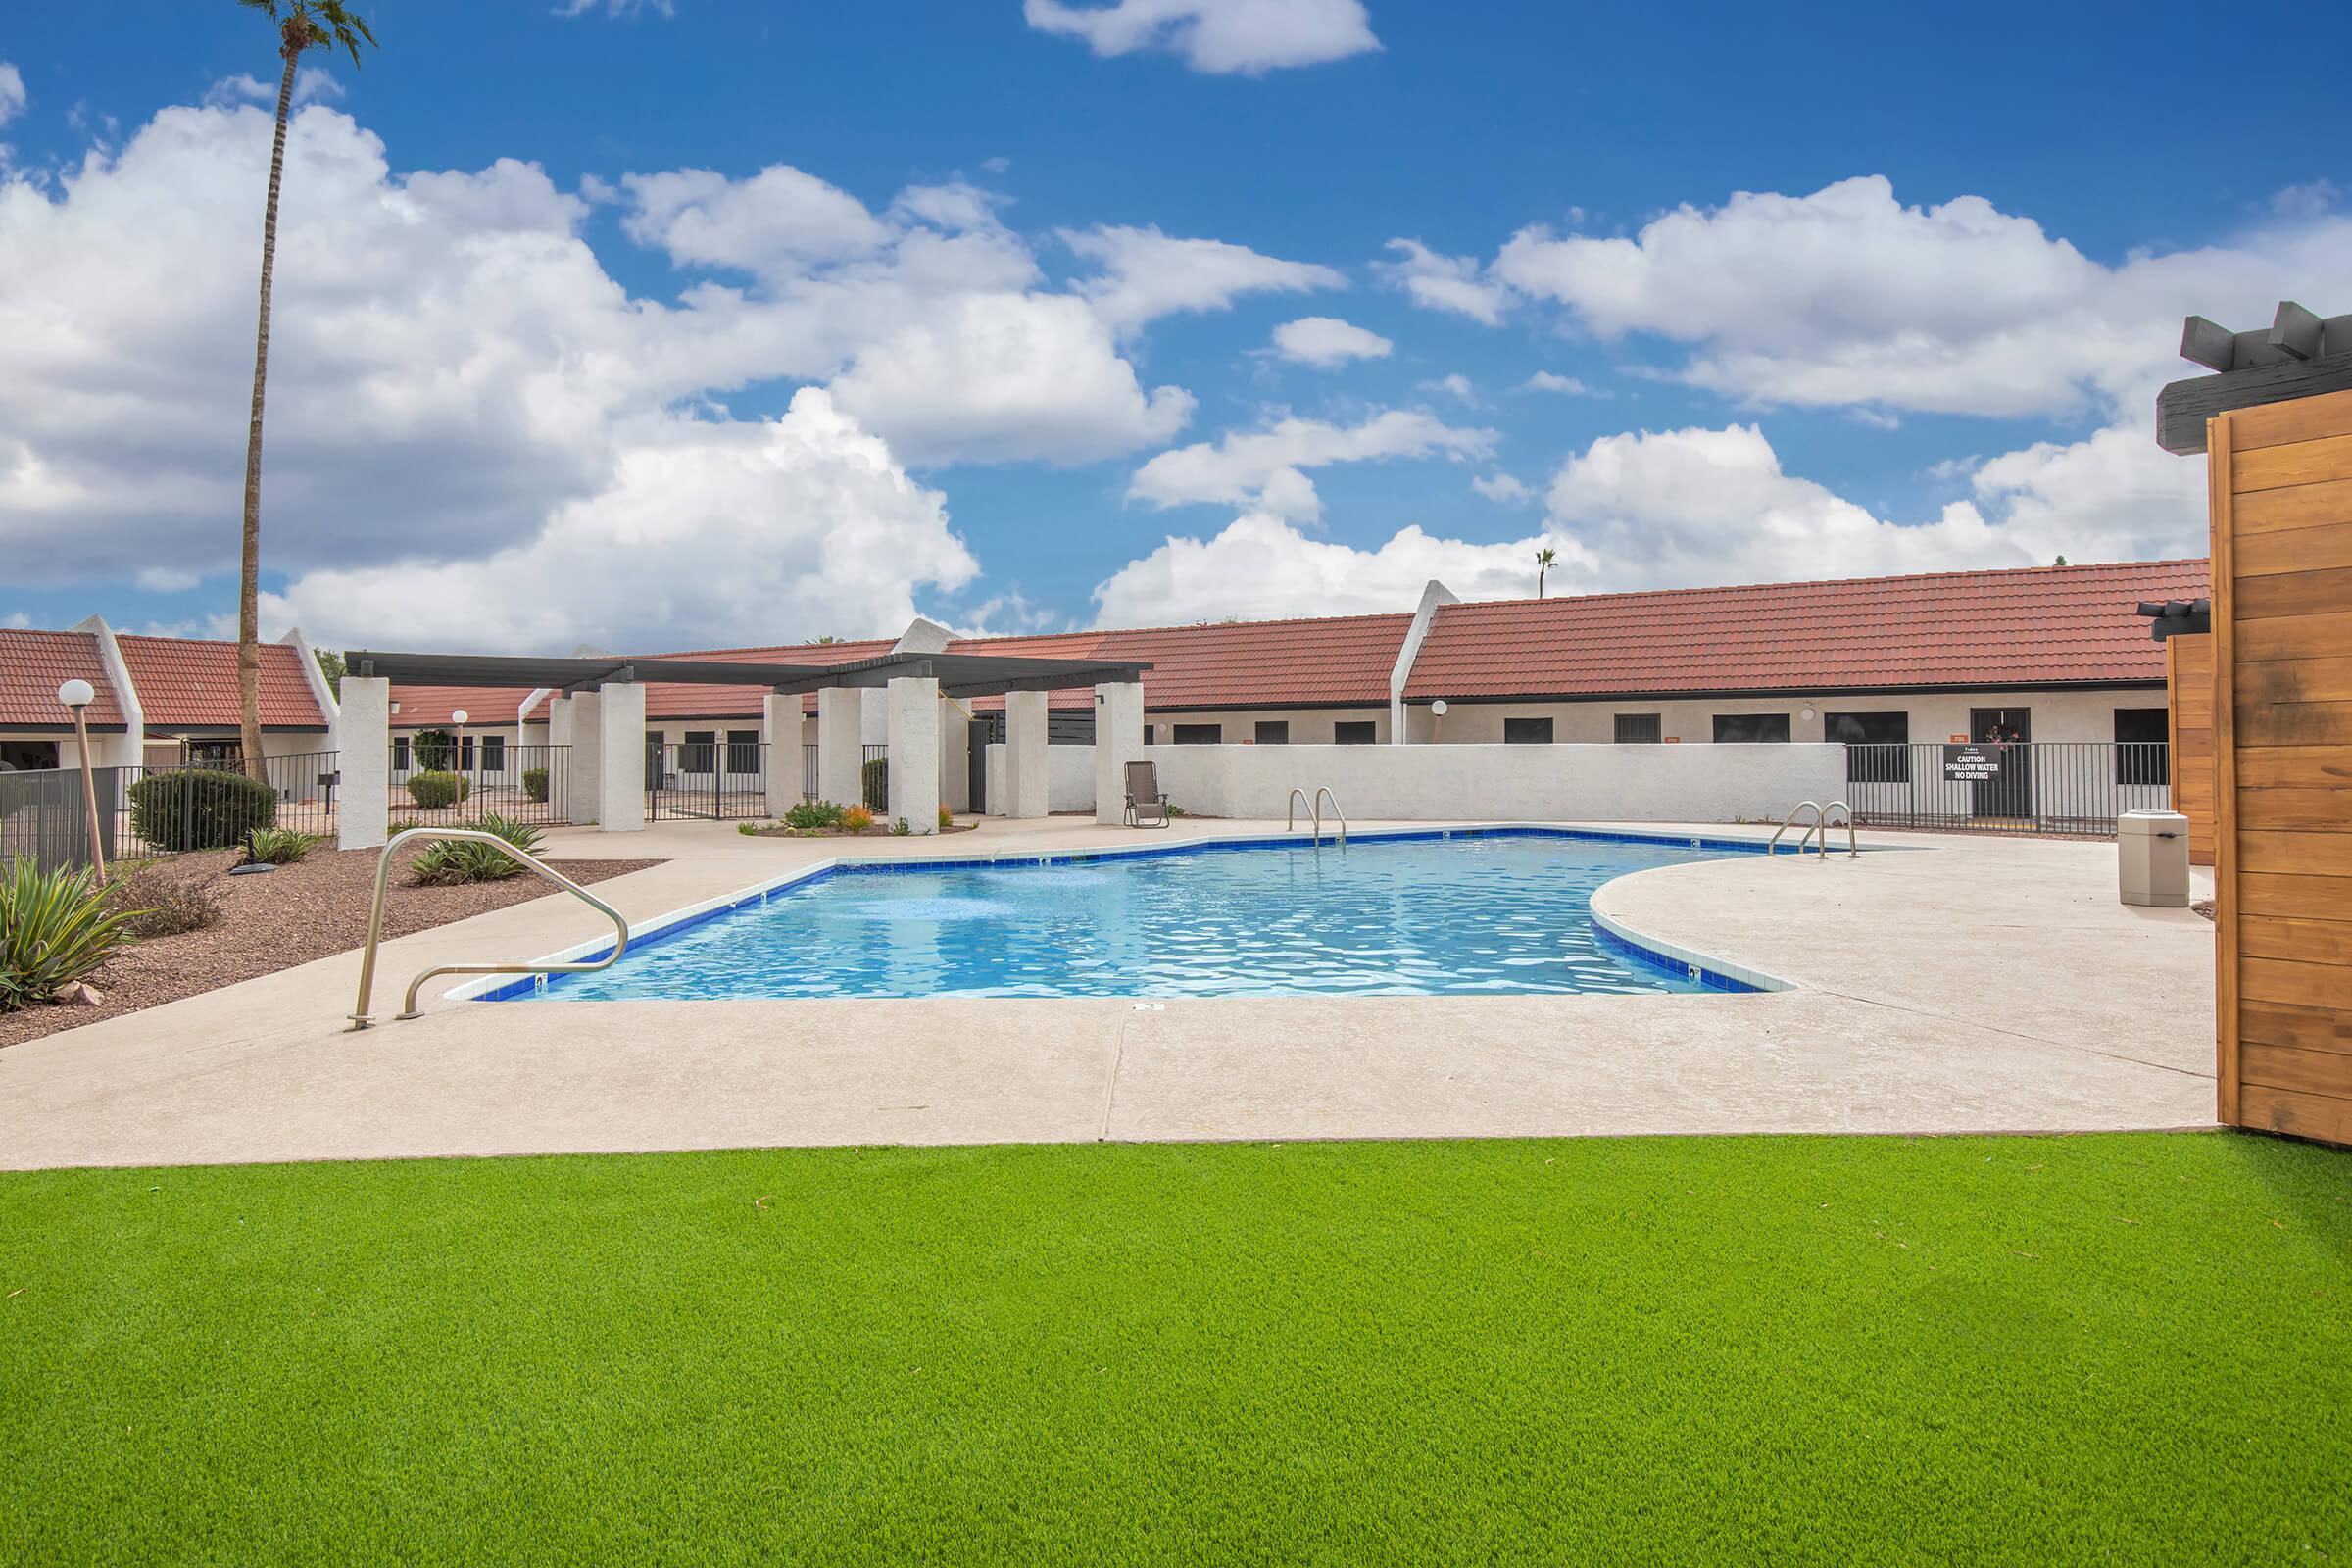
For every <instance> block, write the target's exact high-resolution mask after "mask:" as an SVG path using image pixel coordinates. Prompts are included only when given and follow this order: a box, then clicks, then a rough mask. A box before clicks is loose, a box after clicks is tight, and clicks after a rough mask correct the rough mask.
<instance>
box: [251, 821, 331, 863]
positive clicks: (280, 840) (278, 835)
mask: <svg viewBox="0 0 2352 1568" xmlns="http://www.w3.org/2000/svg"><path fill="white" fill-rule="evenodd" d="M318 847H319V841H318V839H316V838H314V837H313V836H312V835H310V834H308V833H301V832H297V831H295V830H294V829H293V828H290V827H257V828H255V829H254V830H253V831H252V832H250V833H248V834H246V835H245V858H246V859H248V860H250V861H252V862H253V863H254V864H256V865H292V864H293V863H294V862H295V861H297V860H299V859H301V858H303V857H304V856H306V855H308V854H310V853H311V851H313V850H315V849H317V848H318Z"/></svg>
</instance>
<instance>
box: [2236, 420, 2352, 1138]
mask: <svg viewBox="0 0 2352 1568" xmlns="http://www.w3.org/2000/svg"><path fill="white" fill-rule="evenodd" d="M2207 453H2208V478H2209V484H2210V490H2211V504H2212V510H2213V636H2212V643H2213V660H2214V708H2213V720H2214V742H2215V753H2214V760H2215V768H2216V780H2215V785H2216V787H2215V796H2214V806H2215V852H2216V854H2215V865H2214V884H2215V902H2216V913H2217V914H2218V916H2219V930H2218V937H2219V944H2218V945H2219V950H2220V952H2219V962H2220V969H2219V973H2218V982H2219V984H2218V990H2219V993H2220V1007H2221V1013H2220V1017H2219V1019H2218V1020H2217V1023H2218V1026H2219V1037H2220V1060H2219V1067H2220V1073H2219V1078H2220V1091H2219V1101H2220V1107H2219V1116H2220V1119H2221V1120H2222V1121H2225V1122H2231V1123H2236V1124H2239V1125H2242V1126H2247V1127H2260V1128H2266V1129H2269V1130H2271V1131H2274V1132H2283V1133H2294V1134H2296V1135H2298V1136H2301V1137H2305V1138H2320V1139H2327V1140H2329V1141H2331V1142H2335V1143H2352V393H2345V392H2339V393H2333V394H2330V395H2328V396H2326V397H2316V398H2305V399H2302V400H2300V401H2298V402H2294V403H2278V404H2272V405H2270V406H2268V407H2264V408H2256V409H2241V410H2237V411H2235V412H2232V413H2229V414H2225V415H2222V416H2220V417H2217V418H2216V419H2215V420H2214V421H2213V424H2212V427H2211V436H2210V440H2209V444H2208V447H2207Z"/></svg>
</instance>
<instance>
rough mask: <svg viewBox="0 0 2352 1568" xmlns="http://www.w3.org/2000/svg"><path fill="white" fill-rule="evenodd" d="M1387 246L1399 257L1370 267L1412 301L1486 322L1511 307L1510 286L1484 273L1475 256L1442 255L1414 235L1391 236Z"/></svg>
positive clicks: (1493, 321) (1495, 320) (1496, 321)
mask: <svg viewBox="0 0 2352 1568" xmlns="http://www.w3.org/2000/svg"><path fill="white" fill-rule="evenodd" d="M1389 249H1391V250H1393V251H1395V252H1397V255H1398V257H1399V258H1400V259H1399V260H1397V261H1394V262H1374V263H1373V264H1372V270H1374V271H1375V272H1377V273H1379V274H1380V276H1381V277H1383V278H1384V279H1386V280H1387V281H1388V282H1389V283H1390V284H1392V285H1394V286H1395V287H1397V288H1400V289H1402V290H1404V292H1405V293H1406V295H1408V296H1409V297H1410V298H1411V299H1412V301H1413V303H1414V304H1416V305H1423V306H1427V307H1428V308H1429V309H1431V310H1433V311H1451V312H1452V313H1453V314H1454V315H1456V316H1467V317H1469V318H1470V319H1472V320H1474V321H1483V322H1485V323H1486V324H1487V325H1489V326H1497V325H1500V324H1501V321H1502V313H1503V312H1504V311H1505V310H1507V309H1508V308H1509V307H1510V301H1511V295H1510V290H1509V289H1507V288H1504V287H1503V286H1502V285H1501V284H1499V283H1497V282H1495V281H1494V280H1493V279H1492V278H1489V277H1487V276H1485V275H1484V274H1483V272H1482V270H1481V269H1480V267H1479V265H1478V258H1477V257H1475V256H1442V255H1440V254H1439V253H1438V252H1436V251H1433V250H1431V249H1430V248H1429V247H1428V246H1426V245H1424V244H1422V243H1421V242H1420V241H1419V240H1417V239H1393V240H1391V241H1389Z"/></svg>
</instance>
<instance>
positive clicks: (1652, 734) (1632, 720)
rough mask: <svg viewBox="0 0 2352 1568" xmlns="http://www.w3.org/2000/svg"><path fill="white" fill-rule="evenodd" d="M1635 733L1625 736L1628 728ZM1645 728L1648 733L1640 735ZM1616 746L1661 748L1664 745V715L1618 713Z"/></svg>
mask: <svg viewBox="0 0 2352 1568" xmlns="http://www.w3.org/2000/svg"><path fill="white" fill-rule="evenodd" d="M1629 727H1630V728H1631V729H1633V730H1634V731H1635V732H1636V733H1634V734H1631V735H1629V734H1627V733H1626V731H1627V729H1628V728H1629ZM1644 728H1646V729H1647V730H1648V731H1649V733H1648V734H1646V735H1644V734H1642V733H1640V732H1641V731H1642V729H1644ZM1615 735H1616V744H1617V745H1619V746H1663V745H1665V744H1666V715H1665V714H1664V713H1619V714H1617V715H1616V728H1615Z"/></svg>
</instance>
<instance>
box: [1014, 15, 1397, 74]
mask: <svg viewBox="0 0 2352 1568" xmlns="http://www.w3.org/2000/svg"><path fill="white" fill-rule="evenodd" d="M1021 14H1022V16H1023V17H1024V18H1026V19H1027V21H1028V23H1029V25H1030V26H1032V27H1035V28H1037V29H1038V30H1039V31H1040V32H1049V33H1055V34H1058V35H1060V36H1062V37H1067V38H1079V39H1083V40H1084V41H1085V43H1086V45H1087V47H1088V48H1090V49H1092V50H1094V52H1095V53H1096V54H1098V55H1103V56H1110V55H1124V54H1133V53H1134V52H1135V51H1137V50H1139V49H1160V50H1166V51H1168V52H1169V53H1172V54H1177V55H1181V56H1182V57H1183V58H1184V62H1185V64H1186V65H1189V66H1191V67H1192V68H1193V69H1194V70H1195V71H1200V72H1205V73H1210V74H1215V75H1232V74H1240V75H1251V76H1253V75H1257V74H1259V73H1263V72H1267V71H1274V70H1278V69H1280V68H1282V67H1286V66H1314V65H1321V64H1323V63H1324V62H1326V61H1330V60H1345V59H1347V58H1348V56H1349V55H1358V54H1363V53H1365V52H1367V51H1369V50H1376V49H1378V48H1379V47H1380V40H1379V39H1378V38H1376V37H1374V36H1373V35H1372V19H1371V18H1370V17H1369V16H1367V15H1366V14H1365V12H1364V8H1363V4H1362V0H1111V3H1110V4H1107V5H1071V4H1065V3H1064V0H1025V3H1024V4H1023V6H1022V8H1021Z"/></svg>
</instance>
